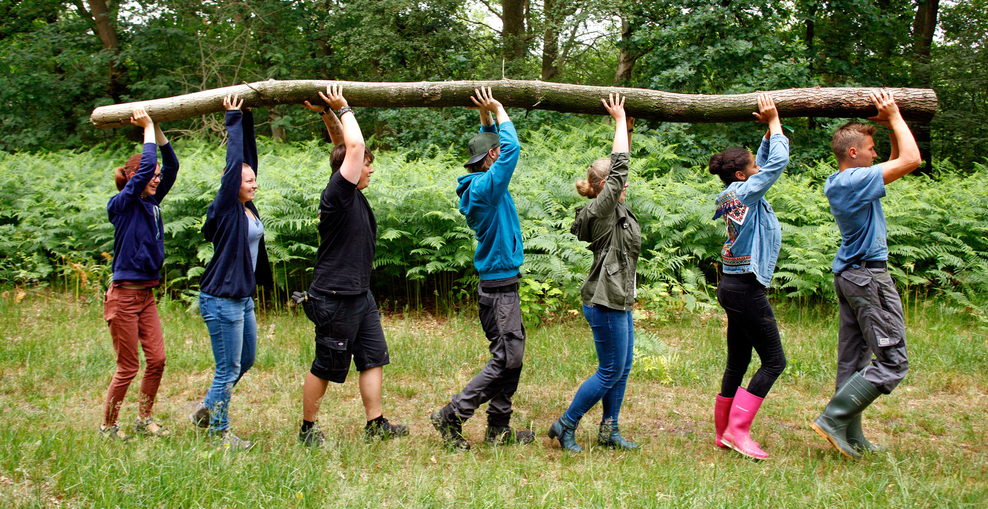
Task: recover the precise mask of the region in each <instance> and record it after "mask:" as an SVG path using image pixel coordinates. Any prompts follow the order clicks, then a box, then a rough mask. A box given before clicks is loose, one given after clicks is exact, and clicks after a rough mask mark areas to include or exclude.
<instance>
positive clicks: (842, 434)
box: [810, 371, 881, 459]
mask: <svg viewBox="0 0 988 509" xmlns="http://www.w3.org/2000/svg"><path fill="white" fill-rule="evenodd" d="M861 373H862V372H861V371H858V372H857V373H855V374H853V375H851V378H849V379H848V380H847V382H845V383H844V386H843V387H841V388H840V390H839V391H837V394H834V397H833V398H832V399H831V400H830V403H827V408H824V409H823V413H822V414H820V416H819V417H817V418H816V419H815V420H814V421H813V422H812V423H810V427H811V428H813V431H816V432H817V434H818V435H820V436H821V437H823V438H826V439H827V441H828V442H830V443H831V444H833V446H834V447H836V448H837V449H838V450H839V451H840V452H841V454H843V455H844V456H847V457H848V458H851V459H861V454H860V453H859V452H858V451H857V450H856V449H855V448H854V446H853V445H851V444H850V443H849V442H848V440H847V428H848V426H849V425H850V424H851V421H853V420H854V418H855V417H858V416H860V415H861V412H862V411H863V410H864V409H865V408H868V405H870V404H871V403H872V402H873V401H875V400H876V399H878V396H880V395H881V393H880V392H878V389H876V388H875V386H874V385H871V383H870V382H868V381H867V380H865V378H864V375H862V374H861Z"/></svg>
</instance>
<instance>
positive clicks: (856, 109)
mask: <svg viewBox="0 0 988 509" xmlns="http://www.w3.org/2000/svg"><path fill="white" fill-rule="evenodd" d="M332 83H340V84H341V85H343V90H344V93H345V95H346V98H347V101H348V102H349V103H350V105H351V106H354V107H376V108H437V107H451V106H473V103H472V102H471V101H470V96H471V95H472V94H473V93H474V89H475V88H477V87H481V86H484V87H491V88H492V90H493V93H494V97H495V98H496V99H498V100H499V101H501V103H502V104H504V106H506V107H509V108H525V109H539V110H552V111H560V112H565V113H589V114H595V115H606V114H607V113H606V111H604V107H603V105H602V104H601V103H600V99H601V98H602V97H607V94H608V93H610V92H620V93H622V94H625V95H627V102H626V103H625V110H626V111H627V112H628V115H631V116H633V117H636V118H640V119H643V120H658V121H662V122H693V123H697V122H750V121H752V120H753V119H754V117H753V116H752V114H751V113H752V112H753V111H758V106H757V104H758V101H757V98H758V94H757V93H750V94H737V95H699V94H673V93H669V92H660V91H657V90H647V89H642V88H618V87H591V86H586V85H568V84H563V83H545V82H542V81H518V80H498V81H420V82H416V83H367V82H357V81H340V82H333V81H325V80H291V81H275V80H269V81H260V82H256V83H247V84H244V85H237V86H233V87H224V88H217V89H213V90H206V91H203V92H196V93H193V94H186V95H180V96H176V97H169V98H164V99H155V100H151V101H140V102H135V103H128V104H114V105H109V106H101V107H99V108H96V110H94V111H93V114H92V115H91V116H90V121H91V122H92V123H93V125H95V126H96V127H97V128H100V129H105V128H108V127H121V126H125V125H130V115H131V112H132V110H133V109H134V108H135V107H138V106H143V107H144V108H145V110H147V112H148V114H149V115H150V116H151V118H152V119H154V120H155V121H156V122H167V121H169V120H179V119H183V118H189V117H194V116H198V115H206V114H209V113H216V112H220V111H223V105H222V98H223V96H225V95H227V94H239V95H240V97H242V98H244V99H245V102H244V105H245V106H255V107H257V106H272V105H276V104H301V103H302V101H305V100H309V101H310V102H312V103H313V104H322V101H321V100H320V99H319V96H318V95H317V91H319V90H325V89H326V86H327V85H329V84H332ZM874 90H876V89H873V88H820V87H815V88H790V89H786V90H775V91H770V92H769V93H770V94H771V95H772V97H773V98H774V99H775V103H776V106H777V107H778V110H779V114H780V115H781V116H783V117H806V116H813V117H831V118H843V117H869V116H872V115H876V114H877V111H876V110H875V107H874V105H873V103H872V102H871V99H870V97H869V92H872V91H874ZM890 90H892V91H893V92H895V97H896V100H897V102H898V103H899V110H900V111H901V112H902V116H903V117H904V118H906V119H907V120H920V121H929V120H930V119H931V118H933V115H934V114H936V110H937V96H936V93H935V92H934V91H933V90H930V89H916V88H895V89H890Z"/></svg>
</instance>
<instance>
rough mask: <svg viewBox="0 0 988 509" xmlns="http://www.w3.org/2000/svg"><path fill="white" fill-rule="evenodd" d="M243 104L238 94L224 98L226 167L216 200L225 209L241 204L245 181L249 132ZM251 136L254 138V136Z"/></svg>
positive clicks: (251, 132) (251, 131)
mask: <svg viewBox="0 0 988 509" xmlns="http://www.w3.org/2000/svg"><path fill="white" fill-rule="evenodd" d="M243 104H244V101H243V99H239V98H238V96H237V94H232V95H228V96H226V97H224V98H223V107H224V108H226V132H227V139H226V167H225V168H224V169H223V177H222V178H221V179H220V190H219V191H217V192H216V200H215V201H214V203H215V204H216V205H217V206H218V207H220V208H223V209H226V208H227V207H234V206H241V205H240V200H239V195H240V185H241V184H242V181H243V166H244V163H246V162H247V159H246V157H245V155H246V154H244V148H245V145H246V143H245V140H244V138H245V137H246V134H247V133H246V132H245V129H244V124H245V123H246V122H245V117H246V115H245V113H244V112H242V111H240V107H241V106H243ZM251 118H253V117H251ZM250 134H251V135H253V129H251V130H250ZM251 137H252V138H253V136H251ZM255 157H256V156H255ZM248 164H249V163H248Z"/></svg>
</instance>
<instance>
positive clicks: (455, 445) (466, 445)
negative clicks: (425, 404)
mask: <svg viewBox="0 0 988 509" xmlns="http://www.w3.org/2000/svg"><path fill="white" fill-rule="evenodd" d="M429 421H430V422H432V427H434V428H436V431H438V432H439V435H440V436H442V438H443V443H444V444H445V445H446V447H448V448H450V449H458V450H461V451H469V450H470V442H467V441H466V439H465V438H463V423H462V422H461V421H460V420H459V419H456V420H454V421H447V420H446V419H443V417H442V411H441V410H436V411H435V412H432V415H430V416H429Z"/></svg>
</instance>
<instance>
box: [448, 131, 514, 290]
mask: <svg viewBox="0 0 988 509" xmlns="http://www.w3.org/2000/svg"><path fill="white" fill-rule="evenodd" d="M480 131H481V132H495V131H497V132H498V138H499V139H500V144H501V155H500V156H499V157H498V158H497V161H495V162H494V164H492V165H491V167H490V168H488V170H487V171H479V172H474V173H468V174H466V175H463V176H462V177H460V178H458V179H457V182H459V185H458V186H457V188H456V195H457V196H459V197H460V213H461V214H463V215H464V216H466V218H467V225H469V226H470V228H471V229H473V231H474V233H476V235H477V252H476V253H475V254H474V256H473V265H474V267H476V268H477V272H479V273H480V279H481V280H483V281H488V280H491V279H504V278H509V277H514V276H517V275H518V273H519V272H518V268H519V267H521V264H522V263H524V261H525V250H524V245H523V244H522V239H521V223H519V222H518V210H517V209H515V201H514V200H513V199H511V193H510V192H509V191H508V184H509V183H511V175H512V174H514V172H515V166H517V165H518V154H519V152H520V151H521V146H520V145H519V144H518V133H517V132H515V126H514V124H512V123H511V122H504V123H503V124H501V125H500V126H499V128H495V127H494V126H493V125H490V126H483V127H482V128H481V129H480Z"/></svg>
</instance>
